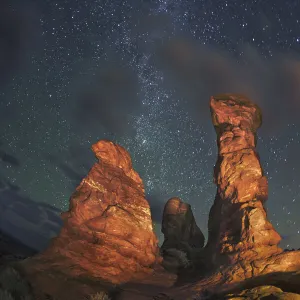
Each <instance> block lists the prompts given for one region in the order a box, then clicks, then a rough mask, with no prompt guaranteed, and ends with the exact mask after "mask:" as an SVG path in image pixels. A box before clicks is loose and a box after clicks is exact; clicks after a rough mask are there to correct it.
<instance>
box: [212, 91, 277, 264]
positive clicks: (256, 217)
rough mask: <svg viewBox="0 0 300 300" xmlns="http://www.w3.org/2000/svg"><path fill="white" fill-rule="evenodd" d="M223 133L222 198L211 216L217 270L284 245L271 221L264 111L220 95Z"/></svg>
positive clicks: (218, 119) (218, 123)
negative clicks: (261, 142) (263, 156)
mask: <svg viewBox="0 0 300 300" xmlns="http://www.w3.org/2000/svg"><path fill="white" fill-rule="evenodd" d="M210 108H211V114H212V120H213V125H214V127H215V129H216V133H217V143H218V160H217V163H216V166H215V170H214V182H215V183H216V185H217V195H216V198H215V202H214V205H213V206H212V209H211V212H210V216H209V225H208V226H209V228H208V230H209V238H208V245H207V247H208V248H209V249H210V250H211V251H212V253H213V263H214V264H216V265H219V264H226V263H235V262H237V261H239V260H244V259H252V258H255V259H259V258H264V257H266V256H270V254H277V253H280V252H281V251H282V250H281V249H279V248H278V246H277V245H278V243H279V242H280V240H281V237H280V235H279V234H278V233H277V232H276V231H275V229H274V228H273V226H272V224H271V223H270V222H269V221H268V219H267V214H266V211H265V209H264V202H265V201H266V200H267V197H268V182H267V178H266V177H265V176H264V174H263V170H262V167H261V164H260V161H259V156H258V154H257V152H256V149H255V147H256V130H257V129H258V127H260V125H261V120H262V116H261V111H260V109H259V107H258V106H256V105H255V104H253V103H252V102H250V101H249V100H248V99H247V98H245V97H243V96H239V95H220V96H216V97H212V98H211V101H210Z"/></svg>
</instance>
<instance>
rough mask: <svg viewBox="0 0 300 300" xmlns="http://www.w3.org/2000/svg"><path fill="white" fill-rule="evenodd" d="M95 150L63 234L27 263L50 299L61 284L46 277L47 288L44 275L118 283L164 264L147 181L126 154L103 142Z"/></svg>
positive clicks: (36, 284) (73, 198) (30, 274)
mask: <svg viewBox="0 0 300 300" xmlns="http://www.w3.org/2000/svg"><path fill="white" fill-rule="evenodd" d="M92 149H93V151H94V153H95V155H96V157H97V158H98V162H97V163H95V165H94V166H93V167H92V169H91V170H90V172H89V173H88V175H87V177H86V178H84V179H83V180H82V182H81V183H80V185H79V186H78V187H77V189H76V191H75V192H74V193H73V195H72V196H71V199H70V208H69V211H68V212H66V213H63V214H62V218H63V220H64V225H63V228H62V230H61V232H60V234H59V236H58V237H57V238H55V239H54V240H53V242H52V244H51V246H50V247H49V248H48V249H47V250H46V251H44V252H43V253H42V254H39V255H37V256H35V257H33V258H31V259H29V260H27V261H26V262H24V264H23V272H25V274H27V276H28V278H29V280H30V281H31V283H32V285H33V286H34V287H36V288H37V289H44V290H48V294H50V295H53V294H55V292H53V291H51V288H50V286H51V285H53V286H55V285H57V284H58V285H59V284H60V283H57V282H56V283H53V284H50V283H49V280H50V279H49V278H48V280H46V281H45V282H47V284H48V286H47V287H46V286H43V285H45V283H44V284H43V282H42V277H43V276H44V275H45V274H48V277H51V278H56V280H58V278H60V277H61V278H72V280H73V281H74V280H76V279H78V280H79V279H80V278H84V279H83V280H84V281H86V280H90V279H91V280H92V281H97V280H98V281H100V282H103V283H107V284H109V285H118V284H121V283H124V282H128V281H130V280H138V279H141V278H143V277H145V276H146V275H149V274H151V272H152V271H153V268H152V267H153V266H154V265H155V264H156V263H158V262H159V261H160V260H161V258H160V257H159V248H158V240H157V238H156V236H155V234H154V232H153V228H152V220H151V213H150V207H149V204H148V202H147V200H146V199H145V193H144V187H143V182H142V180H141V178H140V176H139V175H138V173H137V172H136V171H135V170H134V169H133V168H132V164H131V158H130V156H129V154H128V152H127V151H126V150H125V149H124V148H123V147H121V146H119V145H116V144H114V143H112V142H110V141H105V140H102V141H99V142H98V143H96V144H94V145H93V146H92ZM41 274H43V275H41ZM53 274H55V275H53ZM51 280H53V279H51ZM98 286H99V283H98ZM56 289H58V288H57V287H56ZM64 289H67V286H65V287H64ZM91 292H93V293H95V291H91ZM73 293H74V295H73V296H71V295H69V296H68V297H69V298H68V299H78V298H76V297H79V295H78V294H76V288H74V289H73ZM60 297H62V295H60ZM72 297H73V298H72ZM79 299H83V298H79Z"/></svg>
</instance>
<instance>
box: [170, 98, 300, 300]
mask: <svg viewBox="0 0 300 300" xmlns="http://www.w3.org/2000/svg"><path fill="white" fill-rule="evenodd" d="M210 109H211V115H212V120H213V125H214V127H215V130H216V133H217V144H218V159H217V163H216V165H215V168H214V181H215V183H216V185H217V194H216V198H215V201H214V204H213V206H212V208H211V211H210V214H209V222H208V230H209V232H208V233H209V236H208V242H207V245H206V246H205V249H204V253H205V255H206V260H207V261H209V262H210V263H209V264H210V266H211V268H212V269H211V271H210V272H208V273H207V274H206V276H204V277H202V278H201V279H199V281H198V282H197V283H195V284H193V285H189V286H188V287H185V288H184V287H181V288H175V289H174V290H173V291H171V292H170V293H169V294H168V295H169V296H170V297H171V298H173V299H176V300H177V299H178V300H179V299H194V298H193V297H196V298H197V297H198V299H202V297H203V298H205V299H207V298H208V296H209V295H211V299H217V298H216V293H218V291H219V292H222V293H223V295H224V294H226V293H230V291H232V290H241V289H244V288H245V285H244V282H245V281H246V282H248V286H247V288H248V289H251V288H254V287H256V286H259V285H275V286H277V287H278V286H279V287H280V285H283V286H285V287H287V289H288V290H287V291H291V288H290V287H288V285H287V282H286V277H287V276H288V277H289V278H293V276H296V275H293V274H296V273H295V272H297V271H298V270H300V252H299V251H289V252H284V251H283V250H282V249H280V248H279V246H278V243H279V242H280V239H281V238H280V235H279V234H278V233H277V232H276V231H275V229H274V228H273V226H272V224H271V223H270V222H269V221H268V218H267V213H266V210H265V208H264V203H265V201H266V200H267V196H268V186H267V179H266V177H265V176H264V174H263V170H262V167H261V165H260V161H259V156H258V154H257V152H256V149H255V147H256V130H257V129H258V128H259V127H260V125H261V122H262V115H261V111H260V109H259V107H258V106H257V105H255V104H253V103H252V102H251V101H250V100H248V99H247V98H246V97H244V96H241V95H233V94H225V95H218V96H215V97H211V100H210ZM274 274H281V276H277V277H276V280H274ZM287 274H289V275H287ZM291 274H292V275H291ZM297 276H298V275H297ZM298 277H299V276H298ZM298 277H297V278H298ZM289 280H291V279H289ZM285 292H286V290H285ZM293 292H297V293H300V285H298V287H297V286H296V285H293ZM222 299H223V298H222Z"/></svg>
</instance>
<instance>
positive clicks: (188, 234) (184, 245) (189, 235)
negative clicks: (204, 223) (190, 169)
mask: <svg viewBox="0 0 300 300" xmlns="http://www.w3.org/2000/svg"><path fill="white" fill-rule="evenodd" d="M161 231H162V233H163V234H164V242H163V244H162V246H161V252H162V256H163V262H162V264H163V266H164V268H165V269H166V270H169V271H171V272H174V273H179V272H180V271H182V270H183V269H186V268H189V267H191V264H192V261H191V257H190V253H191V251H194V250H196V249H201V248H202V247H203V246H204V241H205V238H204V235H203V233H202V231H201V230H200V228H199V227H198V226H197V224H196V221H195V218H194V215H193V212H192V209H191V206H190V205H189V204H188V203H184V202H182V201H181V200H180V199H179V198H176V197H174V198H171V199H169V200H168V201H167V203H166V204H165V207H164V212H163V218H162V230H161Z"/></svg>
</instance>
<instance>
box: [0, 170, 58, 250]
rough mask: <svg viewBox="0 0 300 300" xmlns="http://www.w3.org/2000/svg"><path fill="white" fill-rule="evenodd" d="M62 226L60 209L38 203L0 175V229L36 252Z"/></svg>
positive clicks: (46, 245) (45, 245)
mask: <svg viewBox="0 0 300 300" xmlns="http://www.w3.org/2000/svg"><path fill="white" fill-rule="evenodd" d="M61 226H62V219H61V218H60V211H59V210H58V209H56V208H54V207H52V206H50V205H48V204H45V203H37V202H35V201H33V200H31V199H30V198H29V197H27V196H26V195H24V194H23V193H22V191H21V188H20V187H19V186H17V185H15V184H13V183H11V182H10V181H9V180H8V179H6V178H4V177H3V176H0V231H2V232H4V233H5V234H7V235H9V236H11V237H13V238H14V239H16V240H18V241H20V242H21V243H23V244H24V245H26V246H28V247H30V248H31V249H35V250H37V251H40V250H44V249H45V248H47V247H48V245H49V242H50V239H51V238H53V237H54V236H56V235H57V234H58V233H59V231H60V228H61Z"/></svg>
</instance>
